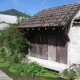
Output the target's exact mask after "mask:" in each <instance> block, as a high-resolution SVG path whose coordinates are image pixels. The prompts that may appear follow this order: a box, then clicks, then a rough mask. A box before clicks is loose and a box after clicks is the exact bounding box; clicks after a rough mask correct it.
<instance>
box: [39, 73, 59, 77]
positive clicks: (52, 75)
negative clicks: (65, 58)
mask: <svg viewBox="0 0 80 80" xmlns="http://www.w3.org/2000/svg"><path fill="white" fill-rule="evenodd" d="M40 76H42V77H50V78H58V75H57V74H53V73H44V74H40Z"/></svg>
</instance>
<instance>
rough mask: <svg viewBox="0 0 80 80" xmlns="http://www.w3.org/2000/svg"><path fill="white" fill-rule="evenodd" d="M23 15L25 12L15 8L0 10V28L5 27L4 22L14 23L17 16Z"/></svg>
mask: <svg viewBox="0 0 80 80" xmlns="http://www.w3.org/2000/svg"><path fill="white" fill-rule="evenodd" d="M24 15H26V14H24V13H22V12H20V11H17V10H15V9H10V10H6V11H2V12H0V29H2V27H7V25H6V24H9V23H16V22H17V16H20V17H23V16H24ZM26 16H27V15H26Z"/></svg>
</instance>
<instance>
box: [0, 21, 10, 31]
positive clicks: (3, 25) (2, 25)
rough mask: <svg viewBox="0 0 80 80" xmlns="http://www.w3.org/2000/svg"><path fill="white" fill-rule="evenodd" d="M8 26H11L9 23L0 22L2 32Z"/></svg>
mask: <svg viewBox="0 0 80 80" xmlns="http://www.w3.org/2000/svg"><path fill="white" fill-rule="evenodd" d="M8 26H9V24H8V23H6V22H0V30H4V29H5V28H6V27H8Z"/></svg>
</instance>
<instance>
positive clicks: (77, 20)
mask: <svg viewBox="0 0 80 80" xmlns="http://www.w3.org/2000/svg"><path fill="white" fill-rule="evenodd" d="M19 28H20V29H23V30H26V31H28V32H29V34H30V35H31V36H30V41H31V42H32V48H31V49H30V52H29V58H30V59H32V60H33V61H37V62H39V63H40V64H42V65H43V66H44V67H46V68H50V69H53V70H58V71H61V70H63V69H65V68H66V67H68V66H69V65H70V64H73V63H75V64H80V3H74V4H68V5H63V6H59V7H54V8H49V9H45V10H42V11H40V12H38V13H37V14H35V15H34V16H33V17H32V18H30V19H29V20H28V21H26V22H25V23H24V24H22V25H20V26H19Z"/></svg>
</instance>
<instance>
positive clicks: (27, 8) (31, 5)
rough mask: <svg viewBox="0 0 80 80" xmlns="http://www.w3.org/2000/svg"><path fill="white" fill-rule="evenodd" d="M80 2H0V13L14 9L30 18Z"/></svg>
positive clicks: (22, 0)
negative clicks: (49, 9)
mask: <svg viewBox="0 0 80 80" xmlns="http://www.w3.org/2000/svg"><path fill="white" fill-rule="evenodd" d="M75 2H80V0H0V11H5V10H9V9H16V10H18V11H21V12H23V13H26V14H30V15H31V16H33V15H35V14H36V13H37V12H39V11H41V10H43V9H48V8H52V7H56V6H62V5H66V4H71V3H75Z"/></svg>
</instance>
